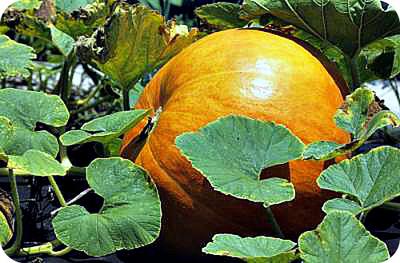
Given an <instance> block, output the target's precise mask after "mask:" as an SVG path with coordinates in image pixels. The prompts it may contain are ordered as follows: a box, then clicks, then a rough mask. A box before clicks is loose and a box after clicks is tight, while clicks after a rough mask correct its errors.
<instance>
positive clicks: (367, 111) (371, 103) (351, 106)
mask: <svg viewBox="0 0 400 263" xmlns="http://www.w3.org/2000/svg"><path fill="white" fill-rule="evenodd" d="M381 110H382V109H381V107H380V105H379V104H378V103H377V102H376V101H375V93H374V92H373V91H371V90H369V89H367V88H358V89H356V90H355V91H354V92H353V93H352V94H351V95H349V96H347V97H346V101H345V103H344V104H343V106H342V107H341V108H340V109H339V110H338V111H337V112H336V114H335V117H334V119H335V122H336V125H337V126H338V127H339V128H341V129H343V130H345V131H347V132H349V133H351V134H353V135H354V138H355V139H360V138H361V137H362V136H363V135H365V133H366V129H367V128H368V126H369V121H371V118H372V117H373V116H375V114H377V113H378V112H380V111H381ZM388 116H389V115H387V114H386V115H384V116H383V115H382V116H380V117H379V118H377V119H375V120H374V125H372V126H373V127H375V126H376V125H377V126H379V127H380V128H382V127H381V125H379V123H380V122H382V121H383V122H384V124H385V125H388V123H389V122H390V119H392V118H391V117H389V120H388V119H387V118H382V117H388ZM371 128H372V127H371ZM373 130H376V129H375V128H373ZM368 133H371V131H369V132H368ZM370 135H372V134H370Z"/></svg>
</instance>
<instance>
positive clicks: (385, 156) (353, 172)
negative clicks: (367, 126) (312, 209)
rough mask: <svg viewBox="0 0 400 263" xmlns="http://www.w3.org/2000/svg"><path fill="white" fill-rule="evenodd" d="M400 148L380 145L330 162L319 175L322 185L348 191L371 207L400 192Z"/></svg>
mask: <svg viewBox="0 0 400 263" xmlns="http://www.w3.org/2000/svg"><path fill="white" fill-rule="evenodd" d="M399 169H400V150H398V149H396V148H393V147H387V146H386V147H379V148H375V149H373V150H371V151H370V152H368V153H366V154H362V155H358V156H356V157H354V158H352V159H351V160H344V161H342V162H340V163H339V164H335V165H331V166H329V167H328V168H327V169H326V170H325V171H323V172H322V173H321V175H320V177H319V178H318V179H317V183H318V185H319V187H321V188H322V189H328V190H332V191H336V192H341V193H345V194H348V195H351V196H353V197H354V198H356V199H357V201H358V202H359V204H360V206H361V207H362V209H363V210H370V209H372V208H374V207H376V206H379V205H381V204H383V203H385V202H386V201H389V200H391V199H393V198H395V197H397V196H400V184H398V171H399Z"/></svg>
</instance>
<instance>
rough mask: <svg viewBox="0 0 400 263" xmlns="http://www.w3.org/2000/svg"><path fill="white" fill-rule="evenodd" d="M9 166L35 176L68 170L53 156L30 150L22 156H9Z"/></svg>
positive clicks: (63, 173) (61, 172) (51, 174)
mask: <svg viewBox="0 0 400 263" xmlns="http://www.w3.org/2000/svg"><path fill="white" fill-rule="evenodd" d="M7 167H8V168H10V169H14V170H15V171H17V172H20V173H23V174H29V175H33V176H53V175H65V174H66V173H67V170H66V168H65V167H63V166H62V165H61V164H60V163H59V162H57V161H56V160H55V159H54V157H53V156H51V155H49V154H47V153H44V152H41V151H37V150H28V151H26V152H25V153H24V154H23V155H22V156H13V155H9V156H8V163H7Z"/></svg>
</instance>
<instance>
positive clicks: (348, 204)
mask: <svg viewBox="0 0 400 263" xmlns="http://www.w3.org/2000/svg"><path fill="white" fill-rule="evenodd" d="M337 210H339V211H347V212H349V213H351V214H353V215H357V214H359V213H361V212H362V211H363V209H362V207H361V206H360V205H359V204H357V203H356V202H354V201H351V200H348V199H344V198H334V199H331V200H328V201H326V202H325V204H324V206H323V207H322V211H324V212H325V213H327V214H328V213H331V212H332V211H337Z"/></svg>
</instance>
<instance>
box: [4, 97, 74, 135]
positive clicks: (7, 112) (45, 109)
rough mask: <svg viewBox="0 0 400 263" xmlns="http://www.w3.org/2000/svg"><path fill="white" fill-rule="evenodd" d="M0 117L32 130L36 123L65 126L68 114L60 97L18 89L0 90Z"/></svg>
mask: <svg viewBox="0 0 400 263" xmlns="http://www.w3.org/2000/svg"><path fill="white" fill-rule="evenodd" d="M0 116H4V117H7V118H8V119H10V120H11V122H12V123H13V124H14V125H15V126H17V127H22V128H27V129H34V128H35V127H36V124H37V123H38V122H40V123H44V124H47V125H50V126H53V127H61V126H64V125H65V124H67V121H68V119H69V112H68V109H67V107H66V106H65V104H64V102H63V101H62V100H61V98H60V97H58V96H55V95H48V94H46V93H43V92H36V91H26V90H19V89H2V90H0Z"/></svg>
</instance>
